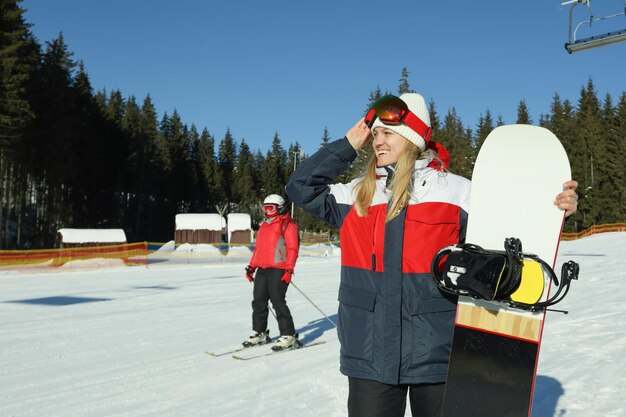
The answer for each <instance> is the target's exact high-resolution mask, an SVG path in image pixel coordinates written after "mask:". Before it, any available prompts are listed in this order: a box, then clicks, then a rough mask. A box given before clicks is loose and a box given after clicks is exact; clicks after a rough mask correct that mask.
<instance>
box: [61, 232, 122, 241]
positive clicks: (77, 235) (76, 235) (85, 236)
mask: <svg viewBox="0 0 626 417" xmlns="http://www.w3.org/2000/svg"><path fill="white" fill-rule="evenodd" d="M57 233H60V234H61V235H62V236H63V243H87V242H98V243H105V242H106V243H120V242H126V233H124V230H123V229H59V230H58V232H57Z"/></svg>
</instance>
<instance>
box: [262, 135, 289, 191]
mask: <svg viewBox="0 0 626 417" xmlns="http://www.w3.org/2000/svg"><path fill="white" fill-rule="evenodd" d="M286 166H287V154H286V152H285V149H284V148H283V145H282V143H281V141H280V137H279V136H278V132H276V133H275V134H274V139H273V140H272V147H271V148H270V150H269V151H268V152H267V155H266V157H265V165H264V166H263V171H262V175H261V190H262V193H261V197H265V196H266V195H269V194H279V195H284V194H285V191H284V190H285V182H286V178H287V176H286Z"/></svg>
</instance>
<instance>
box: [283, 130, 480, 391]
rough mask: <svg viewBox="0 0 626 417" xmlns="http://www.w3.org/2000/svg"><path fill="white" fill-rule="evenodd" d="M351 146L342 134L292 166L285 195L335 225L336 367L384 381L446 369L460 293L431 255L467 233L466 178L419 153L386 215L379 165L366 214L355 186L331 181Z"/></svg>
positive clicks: (439, 374) (424, 377)
mask: <svg viewBox="0 0 626 417" xmlns="http://www.w3.org/2000/svg"><path fill="white" fill-rule="evenodd" d="M356 156H357V154H356V152H355V150H354V148H352V146H351V145H350V143H349V142H348V140H347V139H346V138H344V139H341V140H338V141H335V142H332V143H330V144H328V145H326V146H324V147H323V148H322V149H320V150H319V151H318V152H316V153H315V154H314V155H312V156H311V157H310V158H308V159H306V160H305V161H304V162H303V163H302V164H301V165H300V167H299V168H298V169H297V170H296V171H295V172H294V173H293V174H292V175H291V178H290V179H289V182H288V184H287V187H286V191H287V194H288V195H289V198H290V199H291V200H292V201H293V202H295V203H296V204H298V205H299V206H301V207H302V208H304V209H305V210H307V211H308V212H310V213H311V214H313V215H314V216H316V217H318V218H320V219H322V220H324V221H325V222H327V223H328V224H330V225H332V226H335V227H338V228H339V231H340V244H341V282H340V285H339V296H338V298H339V312H338V326H337V332H338V337H339V341H340V343H341V372H342V373H343V374H345V375H347V376H351V377H355V378H363V379H371V380H375V381H379V382H382V383H386V384H419V383H438V382H443V381H445V379H446V373H447V366H448V359H449V354H450V345H451V341H452V333H453V329H454V315H455V310H456V299H454V298H451V297H449V296H447V295H445V294H443V293H441V292H440V291H439V289H438V288H437V286H436V285H435V284H434V282H433V280H432V277H431V273H430V265H431V260H432V258H433V256H434V254H435V253H436V252H437V251H438V250H439V249H441V248H443V247H445V246H448V245H451V244H455V243H459V242H461V241H463V239H464V237H465V227H466V224H467V213H468V208H469V207H468V206H469V195H470V182H469V181H468V180H467V179H465V178H463V177H460V176H458V175H454V174H451V173H448V172H446V171H443V170H439V169H437V168H436V164H431V162H432V156H431V157H429V158H426V159H420V160H418V161H416V163H415V170H414V173H413V190H412V192H411V196H410V201H409V205H408V206H407V207H406V208H405V209H403V210H402V212H401V213H400V214H399V215H398V216H397V217H395V218H394V219H393V220H391V221H390V222H388V223H386V222H385V217H386V212H387V203H388V202H389V200H390V192H389V191H388V190H387V189H386V187H385V182H386V176H387V172H386V170H385V169H382V168H379V169H378V171H379V172H378V173H379V174H380V178H379V179H378V180H377V184H376V192H375V195H374V197H373V201H372V204H371V206H370V208H369V212H368V215H367V216H363V217H359V216H358V215H357V213H356V211H355V209H354V207H353V203H354V186H355V185H356V183H357V181H358V180H354V181H352V182H350V183H348V184H333V181H334V179H335V178H336V177H337V176H338V175H340V174H341V173H343V172H345V171H346V170H347V169H348V167H349V166H350V164H351V163H352V162H353V161H354V159H355V158H356Z"/></svg>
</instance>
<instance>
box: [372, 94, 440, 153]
mask: <svg viewBox="0 0 626 417" xmlns="http://www.w3.org/2000/svg"><path fill="white" fill-rule="evenodd" d="M400 99H402V101H404V102H405V103H406V104H407V106H409V110H411V112H413V114H415V115H416V116H417V117H419V118H420V119H421V120H422V121H423V122H424V123H426V126H428V127H431V126H430V115H429V113H428V108H427V107H426V102H425V101H424V97H422V96H421V95H419V94H417V93H404V94H402V95H401V96H400ZM379 126H382V127H384V128H386V129H390V130H393V131H394V132H396V133H397V134H399V135H401V136H403V137H404V138H405V139H406V140H408V141H409V142H411V143H414V144H415V145H417V147H418V148H420V150H422V151H424V150H425V149H426V139H425V138H424V137H422V136H420V135H419V134H418V133H417V132H416V131H414V130H413V129H411V128H410V127H408V126H407V125H405V124H404V123H403V124H400V125H397V126H390V125H386V124H384V123H383V122H381V121H380V119H379V118H378V117H377V118H376V120H375V121H374V123H373V124H372V133H373V132H374V129H376V128H377V127H379Z"/></svg>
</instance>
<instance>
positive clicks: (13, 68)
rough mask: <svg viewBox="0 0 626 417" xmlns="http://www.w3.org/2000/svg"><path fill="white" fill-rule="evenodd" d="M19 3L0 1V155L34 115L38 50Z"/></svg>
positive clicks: (13, 141) (13, 143) (13, 0)
mask: <svg viewBox="0 0 626 417" xmlns="http://www.w3.org/2000/svg"><path fill="white" fill-rule="evenodd" d="M19 3H21V0H0V28H1V31H0V154H2V153H5V152H6V151H7V150H8V147H11V148H13V147H15V146H16V145H17V142H18V141H19V139H20V138H21V137H22V135H23V134H24V131H23V130H24V128H25V127H26V125H27V124H28V123H30V122H31V121H32V120H33V118H34V116H35V114H34V112H33V110H32V108H31V105H30V103H29V97H28V94H29V91H28V90H29V86H30V83H31V78H32V77H33V75H34V70H35V67H36V64H37V54H38V52H39V51H38V46H37V45H36V42H35V40H34V38H33V36H32V34H31V33H30V31H29V29H28V25H27V24H26V23H25V21H24V16H23V14H24V12H25V10H24V9H22V8H21V7H20V6H19ZM0 157H1V156H0ZM0 219H1V217H0Z"/></svg>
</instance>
